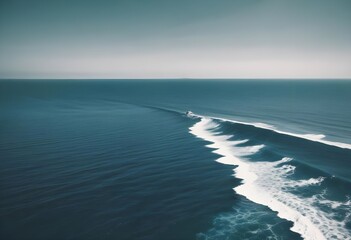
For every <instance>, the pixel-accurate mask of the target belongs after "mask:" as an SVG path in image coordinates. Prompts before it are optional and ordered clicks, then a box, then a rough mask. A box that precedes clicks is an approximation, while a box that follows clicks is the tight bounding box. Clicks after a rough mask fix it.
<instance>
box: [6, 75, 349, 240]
mask: <svg viewBox="0 0 351 240" xmlns="http://www.w3.org/2000/svg"><path fill="white" fill-rule="evenodd" d="M350 102H351V82H349V81H333V80H329V81H327V80H324V81H317V80H316V81H285V82H283V81H255V80H251V81H222V80H212V81H210V80H163V81H162V80H158V81H152V80H144V81H141V80H125V81H122V80H119V81H112V80H1V81H0V108H1V115H0V158H1V159H0V184H1V185H0V238H1V239H119V240H120V239H121V240H124V239H128V240H129V239H131V240H133V239H150V240H151V239H153V240H158V239H160V240H164V239H201V240H202V239H228V240H230V239H302V238H305V239H318V238H317V237H316V236H317V235H315V236H313V235H311V234H313V233H316V232H313V231H312V230H311V229H314V228H316V229H317V230H319V231H320V232H317V233H316V234H319V233H320V234H321V235H322V236H323V237H325V238H326V239H350V238H351V237H350V236H351V200H350V198H351V149H350V148H348V146H349V145H350V144H351V110H350V105H349V103H350ZM188 110H191V111H192V112H194V113H195V114H196V115H194V116H190V117H189V116H186V114H184V112H185V111H188ZM202 120H204V121H205V120H206V121H207V122H204V124H203V125H201V124H200V122H201V121H202ZM230 120H234V121H237V122H231V121H230ZM189 128H191V129H194V128H195V129H196V130H197V131H195V132H194V131H193V132H192V130H191V129H190V130H189ZM209 144H215V145H212V146H206V145H209ZM212 151H216V152H212ZM223 151H224V152H228V153H229V155H230V156H233V157H234V158H233V159H231V157H229V158H224V159H219V158H220V157H221V156H225V154H223ZM218 162H221V163H225V164H219V163H218ZM246 165H248V166H249V168H248V169H249V170H247V172H246V173H247V175H245V176H247V179H245V177H239V176H238V174H239V175H240V172H245V171H246V170H245V169H244V168H245V166H246ZM233 169H234V171H233ZM244 170H245V171H244ZM250 174H253V175H254V176H255V177H256V180H255V181H254V182H252V183H250V181H251V180H253V177H252V178H251V177H250V176H253V175H250ZM233 188H234V190H233ZM250 191H254V192H255V191H256V195H250V194H251V193H250ZM267 199H268V200H267ZM266 200H267V202H265V201H266ZM269 201H271V202H272V201H277V202H278V204H282V206H283V210H284V211H283V212H284V213H286V212H287V210H286V209H291V210H292V212H291V213H290V215H289V216H295V217H296V216H297V217H298V219H299V220H296V219H295V220H294V219H290V218H289V216H288V217H286V216H285V215H284V213H282V212H280V210H281V208H277V206H278V205H274V204H270V203H269ZM284 207H286V208H284ZM295 213H296V215H293V214H295ZM283 215H284V216H283ZM298 222H299V223H301V226H302V228H303V227H306V226H307V227H306V229H307V230H306V233H303V231H302V230H296V226H297V225H298Z"/></svg>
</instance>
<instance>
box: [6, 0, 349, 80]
mask: <svg viewBox="0 0 351 240" xmlns="http://www.w3.org/2000/svg"><path fill="white" fill-rule="evenodd" d="M0 78H347V79H351V1H350V0H290V1H288V0H172V1H170V0H139V1H136V0H114V1H112V0H96V1H92V0H59V1H54V0H52V1H51V0H0Z"/></svg>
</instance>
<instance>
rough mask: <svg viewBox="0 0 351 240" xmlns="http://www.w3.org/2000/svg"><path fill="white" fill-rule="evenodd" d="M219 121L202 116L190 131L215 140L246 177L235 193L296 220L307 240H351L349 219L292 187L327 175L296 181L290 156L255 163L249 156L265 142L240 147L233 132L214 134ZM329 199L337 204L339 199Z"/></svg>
mask: <svg viewBox="0 0 351 240" xmlns="http://www.w3.org/2000/svg"><path fill="white" fill-rule="evenodd" d="M217 127H218V124H216V123H214V121H213V120H212V119H210V118H206V117H202V118H201V120H200V121H199V122H197V123H196V124H195V125H194V126H193V127H191V128H190V132H191V133H192V134H194V135H195V136H197V137H199V138H202V139H204V140H206V141H209V142H211V144H209V145H207V147H209V148H213V149H215V150H214V152H215V153H217V154H219V155H220V156H221V157H220V158H219V159H217V162H220V163H223V164H230V165H237V167H236V168H235V169H234V172H235V176H236V177H237V178H240V179H242V181H243V183H242V185H240V186H238V187H236V188H234V190H235V192H237V193H238V194H240V195H243V196H245V197H246V198H248V199H249V200H251V201H253V202H256V203H258V204H262V205H265V206H268V207H269V208H270V209H272V210H273V211H276V212H277V213H278V216H279V217H280V218H284V219H287V220H289V221H291V222H293V227H292V228H291V230H292V231H294V232H297V233H299V234H301V236H302V237H303V238H304V239H309V240H322V239H351V238H350V235H349V232H348V230H346V229H345V226H344V225H345V222H343V221H337V220H334V219H333V216H332V214H331V213H326V212H324V211H322V210H321V209H320V208H318V207H317V206H316V205H315V202H316V197H310V198H308V197H304V198H303V197H299V196H298V195H294V194H292V193H291V192H289V191H288V190H289V189H296V188H299V187H306V186H309V185H317V184H320V183H321V182H322V181H323V180H324V178H322V177H320V178H311V179H307V180H299V181H296V180H292V179H289V178H288V176H289V175H290V174H293V173H294V170H295V167H294V166H292V165H290V164H289V162H290V161H291V159H290V158H283V159H281V160H280V161H276V162H251V161H249V160H248V159H247V157H248V156H249V155H252V154H254V153H256V152H258V151H259V150H260V149H262V148H263V147H264V145H256V146H245V147H240V146H238V144H239V143H241V142H242V141H247V140H242V141H231V140H230V137H229V135H218V133H216V134H215V133H214V132H215V131H216V130H217V131H218V129H216V128H217ZM324 201H329V202H328V204H330V205H333V204H334V205H335V206H336V207H337V204H338V203H337V202H333V201H330V200H326V199H324Z"/></svg>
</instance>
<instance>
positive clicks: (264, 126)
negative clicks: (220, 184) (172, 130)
mask: <svg viewBox="0 0 351 240" xmlns="http://www.w3.org/2000/svg"><path fill="white" fill-rule="evenodd" d="M193 115H194V116H196V117H198V118H202V117H204V118H211V119H217V120H221V121H225V122H232V123H238V124H242V125H249V126H254V127H257V128H261V129H267V130H271V131H274V132H276V133H280V134H284V135H288V136H292V137H297V138H302V139H306V140H310V141H313V142H319V143H323V144H326V145H330V146H334V147H339V148H346V149H351V144H349V143H343V142H335V141H330V140H326V139H324V138H325V135H323V134H298V133H291V132H286V131H282V130H278V129H276V128H275V127H274V126H272V125H269V124H266V123H249V122H241V121H236V120H231V119H225V118H219V117H207V116H201V115H196V114H193Z"/></svg>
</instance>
